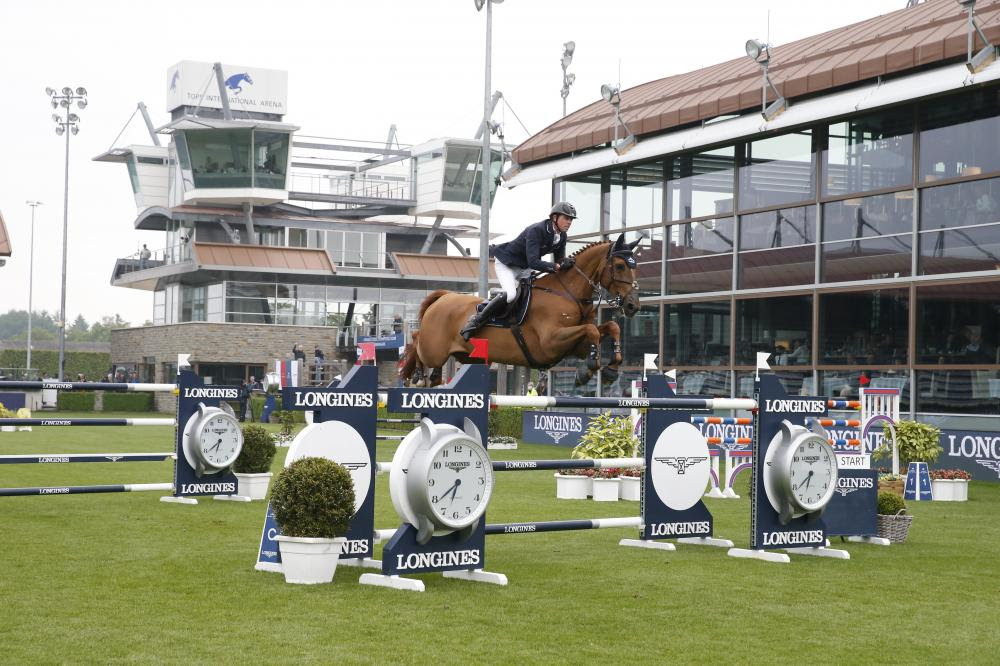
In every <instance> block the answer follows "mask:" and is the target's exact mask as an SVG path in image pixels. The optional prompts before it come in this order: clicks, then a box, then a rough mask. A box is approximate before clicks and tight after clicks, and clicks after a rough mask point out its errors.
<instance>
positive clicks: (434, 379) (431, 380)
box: [425, 368, 444, 388]
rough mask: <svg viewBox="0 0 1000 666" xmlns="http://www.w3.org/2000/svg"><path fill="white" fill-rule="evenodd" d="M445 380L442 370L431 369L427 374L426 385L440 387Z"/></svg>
mask: <svg viewBox="0 0 1000 666" xmlns="http://www.w3.org/2000/svg"><path fill="white" fill-rule="evenodd" d="M443 378H444V372H442V371H441V368H431V370H430V372H429V373H427V378H426V380H425V385H426V386H430V387H431V388H434V387H435V386H440V385H441V384H442V380H443Z"/></svg>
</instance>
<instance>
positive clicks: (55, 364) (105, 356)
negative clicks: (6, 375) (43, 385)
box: [0, 349, 111, 381]
mask: <svg viewBox="0 0 1000 666" xmlns="http://www.w3.org/2000/svg"><path fill="white" fill-rule="evenodd" d="M26 357H27V352H26V351H25V350H19V349H4V350H3V351H0V368H23V367H24V366H25V364H26V363H27V358H26ZM31 365H33V366H35V367H36V368H38V374H39V375H44V374H45V373H48V374H49V376H50V377H57V376H58V375H59V352H57V351H44V350H39V351H32V352H31ZM110 367H111V354H109V353H107V352H79V351H68V352H66V379H67V380H69V381H75V379H76V376H77V375H78V374H80V373H81V372H82V373H83V374H84V375H85V376H86V377H87V379H89V380H90V381H103V380H104V378H105V377H106V376H107V374H108V369H109V368H110Z"/></svg>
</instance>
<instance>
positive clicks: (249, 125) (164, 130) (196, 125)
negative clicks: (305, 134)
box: [156, 116, 299, 134]
mask: <svg viewBox="0 0 1000 666" xmlns="http://www.w3.org/2000/svg"><path fill="white" fill-rule="evenodd" d="M202 129H263V130H269V131H273V132H295V131H297V130H298V129H299V126H298V125H291V124H289V123H279V122H277V121H273V120H255V119H239V120H237V119H235V118H234V119H233V120H225V119H223V118H202V117H200V116H183V117H181V118H178V119H177V120H172V121H170V122H169V123H167V124H166V125H163V126H162V127H158V128H157V129H156V132H157V133H158V134H172V133H173V132H176V131H177V130H202Z"/></svg>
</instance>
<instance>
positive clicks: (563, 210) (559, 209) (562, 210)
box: [549, 201, 576, 219]
mask: <svg viewBox="0 0 1000 666" xmlns="http://www.w3.org/2000/svg"><path fill="white" fill-rule="evenodd" d="M556 214H559V215H565V216H566V217H572V218H573V219H576V207H575V206H574V205H573V204H571V203H570V202H568V201H560V202H559V203H557V204H556V205H555V206H553V207H552V210H550V211H549V217H551V216H553V215H556Z"/></svg>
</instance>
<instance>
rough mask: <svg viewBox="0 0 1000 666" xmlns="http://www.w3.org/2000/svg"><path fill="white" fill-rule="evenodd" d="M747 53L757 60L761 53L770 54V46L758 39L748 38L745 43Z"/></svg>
mask: <svg viewBox="0 0 1000 666" xmlns="http://www.w3.org/2000/svg"><path fill="white" fill-rule="evenodd" d="M746 49H747V55H748V56H750V58H751V59H753V60H755V61H756V60H759V59H760V56H761V54H762V53H763V54H765V55H767V56H769V55H770V47H769V46H768V45H767V44H766V43H764V42H762V41H760V40H759V39H748V40H747V43H746Z"/></svg>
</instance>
